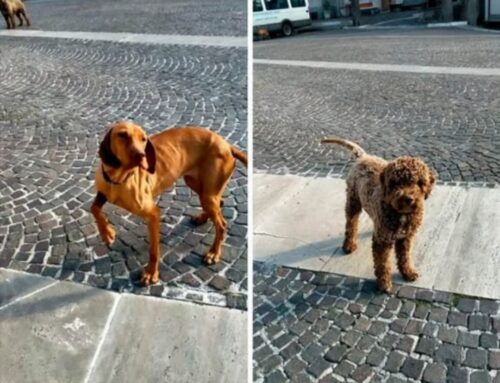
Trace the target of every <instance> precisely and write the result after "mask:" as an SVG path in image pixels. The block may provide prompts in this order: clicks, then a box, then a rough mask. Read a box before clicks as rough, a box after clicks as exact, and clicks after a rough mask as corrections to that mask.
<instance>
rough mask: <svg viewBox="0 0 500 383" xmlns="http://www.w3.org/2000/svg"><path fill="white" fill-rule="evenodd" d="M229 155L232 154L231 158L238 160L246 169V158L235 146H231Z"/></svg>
mask: <svg viewBox="0 0 500 383" xmlns="http://www.w3.org/2000/svg"><path fill="white" fill-rule="evenodd" d="M231 153H232V154H233V157H234V158H236V159H237V160H240V161H241V163H242V164H243V165H245V167H248V157H247V155H246V154H245V153H243V152H242V151H241V150H240V149H238V148H237V147H236V146H231Z"/></svg>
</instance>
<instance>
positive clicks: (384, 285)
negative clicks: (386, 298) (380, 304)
mask: <svg viewBox="0 0 500 383" xmlns="http://www.w3.org/2000/svg"><path fill="white" fill-rule="evenodd" d="M377 286H378V289H379V290H380V291H382V292H383V293H386V294H390V293H392V282H391V281H388V280H377Z"/></svg>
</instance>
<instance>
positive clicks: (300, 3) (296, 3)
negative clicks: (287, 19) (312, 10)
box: [290, 0, 306, 8]
mask: <svg viewBox="0 0 500 383" xmlns="http://www.w3.org/2000/svg"><path fill="white" fill-rule="evenodd" d="M290 3H291V4H292V7H293V8H298V7H305V6H306V0H290Z"/></svg>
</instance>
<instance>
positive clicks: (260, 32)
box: [255, 28, 271, 40]
mask: <svg viewBox="0 0 500 383" xmlns="http://www.w3.org/2000/svg"><path fill="white" fill-rule="evenodd" d="M255 35H256V36H257V37H258V39H259V40H267V39H270V38H271V35H270V34H269V31H268V30H267V29H265V28H259V29H257V32H256V33H255Z"/></svg>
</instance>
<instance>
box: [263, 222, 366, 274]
mask: <svg viewBox="0 0 500 383" xmlns="http://www.w3.org/2000/svg"><path fill="white" fill-rule="evenodd" d="M371 238H372V232H371V231H364V232H361V233H360V234H359V237H358V240H359V242H364V241H371ZM297 240H298V241H300V239H297ZM343 241H344V236H343V235H341V236H336V237H332V238H329V239H325V240H321V241H317V242H309V243H306V242H304V243H303V244H302V245H300V246H297V247H294V248H293V249H289V250H283V251H278V252H275V253H272V252H270V253H269V254H268V255H264V256H263V257H262V258H265V259H258V260H264V261H267V262H271V263H276V264H286V265H290V266H297V267H303V268H314V269H316V268H318V267H321V263H322V264H326V263H327V262H328V261H330V260H331V259H332V258H333V257H345V256H348V255H355V253H353V254H346V253H345V252H344V250H343V249H342V243H343ZM257 258H259V257H257ZM354 262H358V261H357V260H355V261H354Z"/></svg>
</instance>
